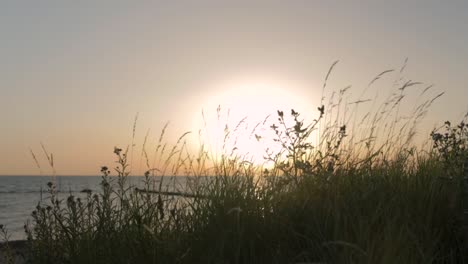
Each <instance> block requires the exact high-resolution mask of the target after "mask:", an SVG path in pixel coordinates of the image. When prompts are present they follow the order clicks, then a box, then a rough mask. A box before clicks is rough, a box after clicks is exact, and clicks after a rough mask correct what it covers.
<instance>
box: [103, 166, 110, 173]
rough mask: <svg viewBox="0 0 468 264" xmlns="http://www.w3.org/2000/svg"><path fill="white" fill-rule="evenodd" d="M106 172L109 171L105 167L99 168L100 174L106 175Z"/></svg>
mask: <svg viewBox="0 0 468 264" xmlns="http://www.w3.org/2000/svg"><path fill="white" fill-rule="evenodd" d="M108 170H109V168H107V166H102V167H101V172H102V173H106V172H107V171H108Z"/></svg>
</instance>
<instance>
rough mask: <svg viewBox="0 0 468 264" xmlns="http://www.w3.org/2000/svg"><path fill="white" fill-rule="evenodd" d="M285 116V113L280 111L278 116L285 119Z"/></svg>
mask: <svg viewBox="0 0 468 264" xmlns="http://www.w3.org/2000/svg"><path fill="white" fill-rule="evenodd" d="M283 115H284V113H283V111H280V110H278V116H279V117H281V118H283Z"/></svg>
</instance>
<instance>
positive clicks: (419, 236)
mask: <svg viewBox="0 0 468 264" xmlns="http://www.w3.org/2000/svg"><path fill="white" fill-rule="evenodd" d="M335 65H336V63H335V64H333V66H332V68H331V69H330V71H329V72H328V74H327V76H326V79H325V82H324V86H323V89H324V94H325V93H326V91H327V87H328V85H327V81H328V80H329V77H330V75H331V73H332V69H333V67H335ZM404 67H405V65H404V66H403V67H402V68H401V69H400V70H395V71H393V70H389V71H383V72H382V73H380V74H378V75H377V76H376V77H375V78H373V79H372V80H371V82H369V85H368V86H367V87H365V88H364V89H363V91H362V94H361V95H360V96H359V97H358V98H354V99H353V100H351V99H350V97H348V94H347V93H348V92H349V91H350V88H349V87H345V88H343V89H341V90H338V91H334V90H332V91H331V93H329V95H330V96H329V97H328V103H327V104H325V100H326V99H327V98H325V97H324V98H323V99H322V102H323V104H322V105H320V106H319V107H318V109H317V113H316V118H315V120H313V121H311V122H310V123H305V122H304V120H303V119H302V116H301V114H300V113H298V112H296V111H294V110H291V111H287V112H286V111H283V110H279V111H278V112H277V113H276V117H277V119H276V121H274V122H272V123H269V124H268V126H269V128H270V129H271V131H272V132H273V133H274V135H275V138H274V140H273V144H279V146H280V147H281V150H280V151H279V152H278V153H272V152H267V153H265V158H266V159H267V160H269V161H271V162H273V164H274V165H273V166H271V167H261V166H258V165H255V164H253V163H252V162H250V161H249V160H248V159H247V160H246V159H245V157H243V156H240V155H236V154H235V152H234V151H233V150H229V149H223V150H222V152H221V155H217V156H216V157H213V152H210V151H208V147H207V146H205V145H201V146H200V149H199V151H198V152H196V153H192V152H190V150H189V148H188V147H187V144H186V141H185V137H186V134H184V135H182V136H181V137H180V138H179V139H178V141H177V142H176V144H175V145H173V146H169V145H167V144H164V134H165V133H166V129H167V126H165V127H164V129H163V130H162V132H161V136H160V138H159V141H158V143H157V146H156V147H155V150H154V152H153V153H154V154H153V156H152V157H149V155H148V152H147V151H146V138H145V143H144V147H143V150H142V154H141V157H144V159H145V162H144V163H145V164H146V168H147V172H146V173H145V174H144V176H145V178H144V179H145V180H144V188H140V189H138V188H135V187H134V186H131V185H129V184H128V182H127V177H129V176H130V173H131V171H130V169H131V168H132V167H131V166H132V164H131V163H132V162H131V161H132V160H133V146H134V143H133V139H132V145H131V147H130V154H129V155H130V157H128V156H127V155H128V152H129V148H127V149H125V150H123V149H120V148H115V149H114V153H115V155H116V162H117V166H116V167H115V168H114V169H110V168H108V167H102V170H101V173H102V175H103V176H102V182H101V190H100V191H99V192H97V193H92V192H90V191H87V192H86V194H85V197H75V196H74V195H70V196H68V197H66V198H65V199H60V198H59V197H57V194H56V192H55V185H54V184H53V183H52V182H51V183H49V185H48V195H47V196H48V197H47V199H45V200H43V201H41V202H40V203H39V204H38V206H37V208H36V210H34V211H33V213H32V217H33V223H32V225H31V226H28V227H27V228H26V232H27V235H28V240H29V243H30V247H31V252H32V256H33V257H32V262H33V263H398V262H400V263H466V262H468V259H467V257H468V256H467V254H466V252H467V251H466V250H467V247H466V245H467V240H466V239H467V236H466V234H467V228H466V226H467V224H468V221H466V219H465V214H464V211H465V210H466V208H467V203H466V197H467V195H466V190H465V188H464V182H465V179H464V177H466V176H468V175H467V171H466V170H467V167H468V166H467V160H468V151H467V144H468V126H467V125H465V123H463V122H462V123H460V124H459V125H458V126H451V124H450V123H447V124H446V127H443V128H440V130H438V131H434V132H433V133H432V134H431V137H429V135H428V137H427V138H428V139H429V140H432V141H431V142H432V145H433V147H432V148H430V149H426V150H425V151H424V150H423V149H420V148H416V147H414V145H412V144H411V143H412V140H413V139H414V137H415V133H416V128H417V124H418V123H419V121H420V120H421V119H422V118H423V117H424V115H425V113H426V112H427V110H428V108H429V107H430V105H431V104H432V103H433V102H434V100H435V99H437V98H438V97H439V96H440V95H441V94H435V95H433V96H432V97H430V96H429V97H428V98H427V99H425V100H423V101H422V102H421V103H420V104H419V105H417V106H416V107H414V109H411V111H410V115H409V116H408V117H406V118H404V119H402V114H401V113H402V112H403V110H402V102H404V100H403V99H404V98H405V96H406V93H405V92H406V90H407V89H408V88H409V87H417V86H422V84H420V83H418V82H412V81H407V80H404V79H402V78H401V76H400V75H401V74H402V72H403V69H404ZM391 73H395V74H396V78H395V81H394V82H392V84H391V85H392V87H394V90H392V93H390V95H388V96H386V97H385V96H384V97H383V102H381V103H378V98H379V96H381V95H378V94H376V95H375V96H374V97H373V98H371V99H369V100H368V99H367V98H365V97H364V96H368V94H369V93H368V92H367V91H368V90H369V89H370V88H371V87H372V86H373V85H376V84H377V83H378V82H379V80H380V79H383V78H385V76H387V75H389V74H391ZM420 89H421V90H420V93H421V94H422V95H424V94H426V93H427V91H428V90H429V89H431V87H430V86H422V87H421V88H420ZM366 103H370V104H373V105H372V107H371V110H369V112H368V113H367V114H365V115H363V116H362V115H360V114H359V109H360V107H361V105H362V104H366ZM133 134H135V125H134V127H133ZM228 135H229V131H226V137H225V139H226V138H227V137H228ZM317 137H318V140H316V139H317ZM133 138H134V136H133ZM44 151H45V150H44ZM46 155H47V157H48V159H49V157H50V159H49V163H50V164H51V165H52V166H53V160H52V155H49V154H46ZM140 164H141V163H140ZM150 164H151V166H150ZM140 166H141V165H140ZM114 173H115V174H116V175H115V177H113V176H111V174H114ZM173 175H189V176H192V177H191V178H189V179H188V182H187V184H186V185H184V186H182V187H181V188H179V186H177V185H176V183H177V181H176V180H174V178H171V176H173ZM168 181H169V182H171V183H172V187H171V189H170V190H169V189H164V188H165V187H164V186H166V185H164V184H163V182H168Z"/></svg>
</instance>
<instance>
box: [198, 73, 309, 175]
mask: <svg viewBox="0 0 468 264" xmlns="http://www.w3.org/2000/svg"><path fill="white" fill-rule="evenodd" d="M217 88H218V89H217V90H218V91H219V92H218V93H215V94H213V95H210V96H208V97H207V98H206V99H205V101H203V104H202V106H203V108H202V109H203V112H202V113H200V112H197V113H196V116H195V117H194V119H193V120H194V124H193V127H195V128H197V130H199V131H200V132H201V133H200V135H201V141H202V143H203V144H205V145H206V146H207V147H208V149H209V151H211V152H212V153H213V154H214V155H217V156H219V155H222V154H227V155H231V154H234V155H236V156H238V157H242V159H245V160H248V161H251V162H253V163H254V164H255V165H262V166H267V167H268V162H267V161H266V160H265V156H266V153H267V151H268V152H269V153H274V154H276V153H278V152H279V151H280V149H281V147H280V146H279V144H278V143H276V142H274V141H273V139H274V136H275V135H274V133H273V131H272V129H271V128H270V126H271V125H272V124H273V123H275V122H277V111H278V110H281V111H286V112H288V111H290V110H291V109H295V110H297V111H299V112H301V111H307V110H309V109H311V105H312V104H311V103H310V101H312V100H311V98H303V97H300V96H298V95H297V94H296V93H295V92H294V91H297V89H298V87H294V84H292V83H290V84H289V86H288V84H286V83H283V82H273V81H271V82H267V81H231V82H225V83H221V84H219V85H218V86H217Z"/></svg>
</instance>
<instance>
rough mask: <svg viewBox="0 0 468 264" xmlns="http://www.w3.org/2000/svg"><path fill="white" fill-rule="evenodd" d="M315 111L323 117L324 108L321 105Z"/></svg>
mask: <svg viewBox="0 0 468 264" xmlns="http://www.w3.org/2000/svg"><path fill="white" fill-rule="evenodd" d="M317 110H319V112H320V115H323V114H324V113H325V106H324V105H322V106H320V107H317Z"/></svg>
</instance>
